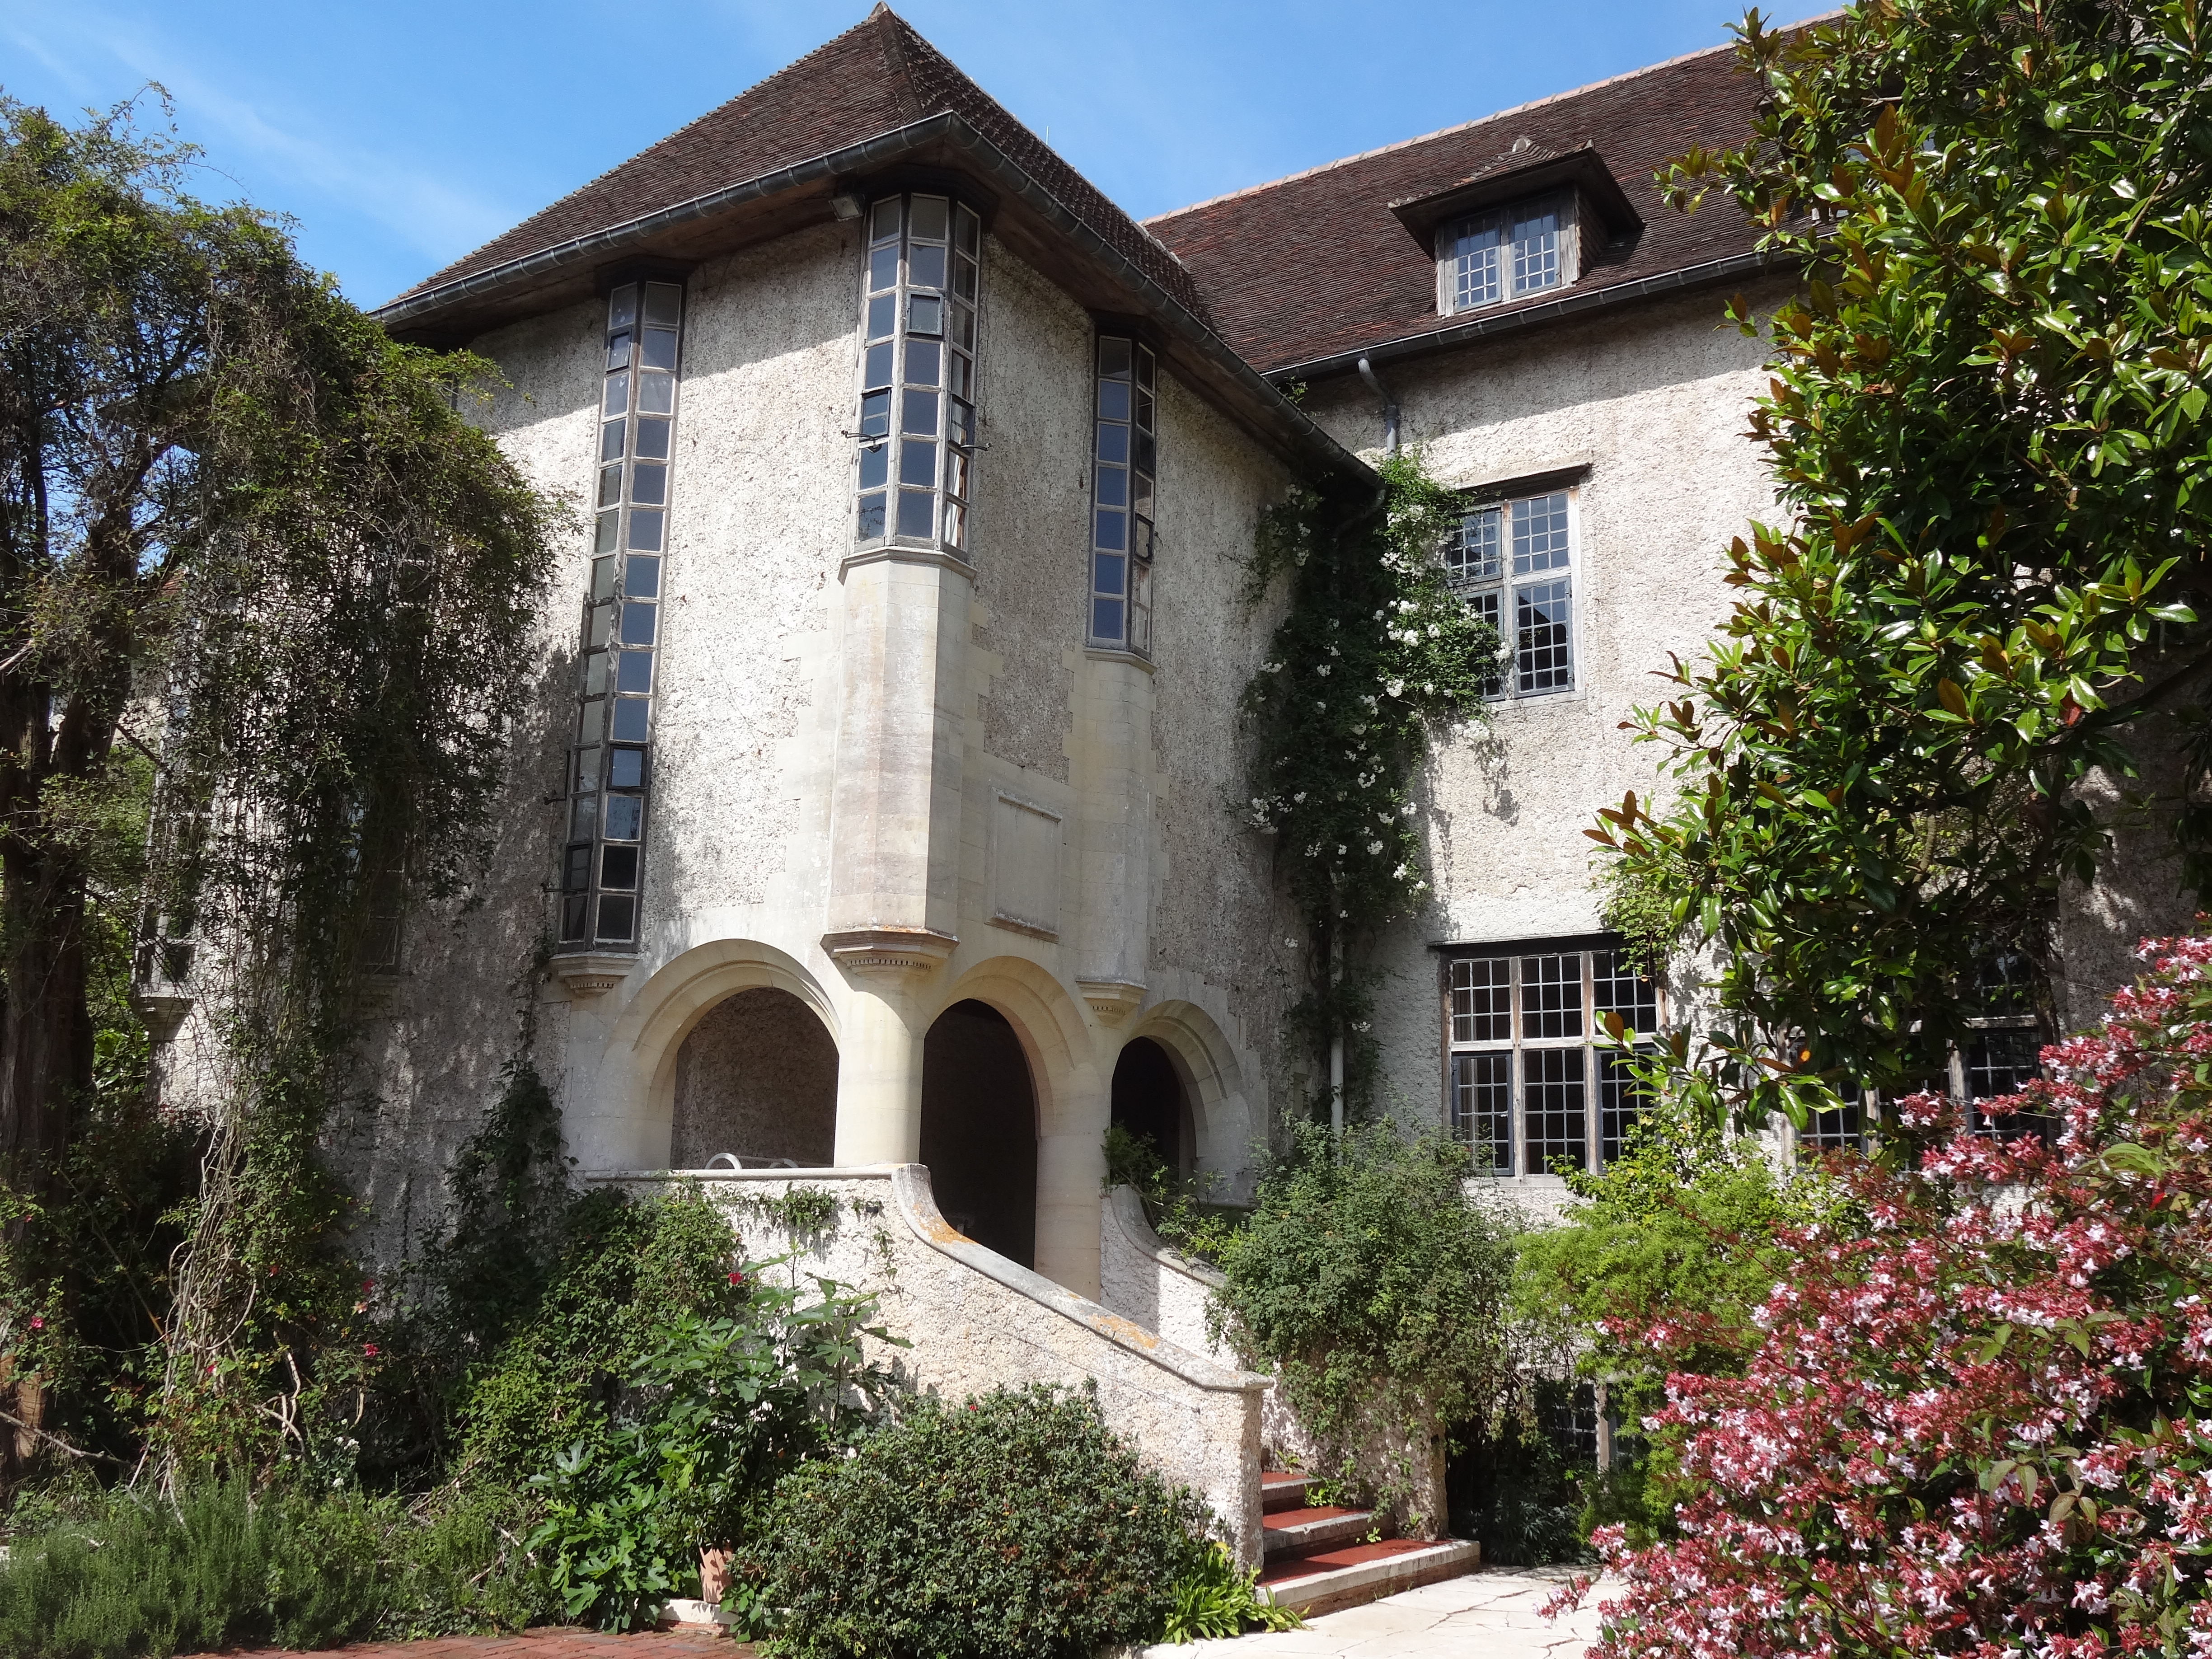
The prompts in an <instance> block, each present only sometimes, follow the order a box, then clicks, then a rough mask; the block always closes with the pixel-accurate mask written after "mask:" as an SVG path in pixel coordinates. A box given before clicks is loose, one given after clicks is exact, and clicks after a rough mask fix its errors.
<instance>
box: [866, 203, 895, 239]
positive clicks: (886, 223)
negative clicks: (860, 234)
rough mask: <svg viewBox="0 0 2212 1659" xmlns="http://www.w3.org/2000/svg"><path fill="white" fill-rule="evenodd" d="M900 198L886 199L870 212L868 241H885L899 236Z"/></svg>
mask: <svg viewBox="0 0 2212 1659" xmlns="http://www.w3.org/2000/svg"><path fill="white" fill-rule="evenodd" d="M900 205H901V204H900V201H899V198H898V197H896V196H889V197H884V199H883V200H882V201H880V202H878V203H877V204H875V205H874V206H873V207H872V208H871V209H869V210H868V240H870V241H872V242H880V241H884V240H886V239H888V238H890V237H893V236H896V235H897V234H899V208H900Z"/></svg>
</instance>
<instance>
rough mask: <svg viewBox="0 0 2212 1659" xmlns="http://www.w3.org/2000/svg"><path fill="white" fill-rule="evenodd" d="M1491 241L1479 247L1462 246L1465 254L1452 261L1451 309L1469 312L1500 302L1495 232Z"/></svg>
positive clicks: (1490, 236) (1463, 244)
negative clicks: (1498, 300) (1475, 308)
mask: <svg viewBox="0 0 2212 1659" xmlns="http://www.w3.org/2000/svg"><path fill="white" fill-rule="evenodd" d="M1487 234H1488V236H1489V239H1490V240H1488V241H1487V242H1484V243H1480V244H1479V245H1476V246H1467V244H1466V242H1465V241H1463V242H1462V250H1463V251H1462V252H1461V253H1460V254H1459V255H1458V256H1457V257H1456V258H1454V259H1453V261H1452V275H1451V290H1452V302H1451V303H1452V309H1453V310H1454V311H1468V310H1471V309H1473V308H1474V307H1476V306H1486V305H1490V304H1492V303H1494V302H1495V301H1496V300H1497V299H1498V247H1497V243H1496V237H1497V232H1496V230H1495V228H1492V230H1491V231H1490V232H1489V233H1487Z"/></svg>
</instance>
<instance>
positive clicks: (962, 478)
mask: <svg viewBox="0 0 2212 1659" xmlns="http://www.w3.org/2000/svg"><path fill="white" fill-rule="evenodd" d="M974 465H975V457H974V456H972V455H970V454H969V453H968V452H967V451H966V450H964V449H948V450H946V451H945V489H949V490H951V492H952V494H954V495H957V496H959V497H960V498H961V499H962V500H963V501H965V500H966V499H967V497H968V474H969V469H970V468H972V467H973V466H974Z"/></svg>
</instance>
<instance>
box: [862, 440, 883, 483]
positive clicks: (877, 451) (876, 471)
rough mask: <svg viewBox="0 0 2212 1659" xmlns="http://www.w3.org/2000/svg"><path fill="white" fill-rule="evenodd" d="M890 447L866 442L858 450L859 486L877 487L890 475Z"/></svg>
mask: <svg viewBox="0 0 2212 1659" xmlns="http://www.w3.org/2000/svg"><path fill="white" fill-rule="evenodd" d="M890 471H891V447H890V445H889V444H868V445H865V446H863V447H862V448H861V450H860V488H861V489H880V488H882V486H883V485H884V483H885V482H886V481H887V480H888V479H889V478H890Z"/></svg>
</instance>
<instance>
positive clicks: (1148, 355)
mask: <svg viewBox="0 0 2212 1659" xmlns="http://www.w3.org/2000/svg"><path fill="white" fill-rule="evenodd" d="M1137 384H1138V385H1139V386H1143V387H1144V388H1145V389H1146V391H1147V392H1149V391H1151V390H1152V349H1151V348H1150V347H1149V346H1139V347H1138V348H1137Z"/></svg>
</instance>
